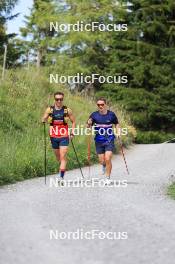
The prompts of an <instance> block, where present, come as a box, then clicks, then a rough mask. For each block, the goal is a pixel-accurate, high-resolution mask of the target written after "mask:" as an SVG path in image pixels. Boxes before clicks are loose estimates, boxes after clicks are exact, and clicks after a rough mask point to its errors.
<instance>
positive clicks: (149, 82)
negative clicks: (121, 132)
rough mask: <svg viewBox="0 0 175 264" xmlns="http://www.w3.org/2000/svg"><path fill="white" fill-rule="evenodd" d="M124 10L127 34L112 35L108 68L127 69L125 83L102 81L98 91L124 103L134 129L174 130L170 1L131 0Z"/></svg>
mask: <svg viewBox="0 0 175 264" xmlns="http://www.w3.org/2000/svg"><path fill="white" fill-rule="evenodd" d="M127 9H128V11H127V13H126V14H125V20H126V21H127V23H128V27H129V30H128V34H125V35H124V34H122V33H119V35H117V36H116V35H113V37H112V41H111V46H110V50H109V64H108V65H107V70H108V71H109V73H111V74H115V71H120V72H121V74H124V75H125V74H126V75H127V76H128V84H127V85H126V86H125V87H124V86H121V85H120V86H119V85H113V86H112V85H104V86H103V92H102V93H103V94H108V95H109V94H110V96H111V98H115V99H114V100H117V102H120V103H121V104H122V105H124V106H125V108H126V109H127V110H128V111H130V113H131V115H132V120H133V121H134V123H135V124H136V125H137V127H138V128H140V129H142V130H157V129H159V130H160V129H163V130H166V131H174V121H175V118H174V116H175V110H174V109H175V104H174V102H175V81H174V80H175V78H174V77H175V71H174V70H175V3H174V1H172V0H166V1H163V2H162V1H159V0H148V1H145V0H139V1H138V0H133V1H132V0H131V1H129V5H128V6H127ZM170 98H173V99H172V100H170Z"/></svg>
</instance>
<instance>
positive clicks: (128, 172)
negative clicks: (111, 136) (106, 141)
mask: <svg viewBox="0 0 175 264" xmlns="http://www.w3.org/2000/svg"><path fill="white" fill-rule="evenodd" d="M118 140H119V144H120V148H121V151H122V155H123V160H124V162H125V166H126V171H127V173H128V175H129V170H128V165H127V163H126V158H125V154H124V150H123V146H122V142H121V139H120V137H118Z"/></svg>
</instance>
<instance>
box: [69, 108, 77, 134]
mask: <svg viewBox="0 0 175 264" xmlns="http://www.w3.org/2000/svg"><path fill="white" fill-rule="evenodd" d="M68 114H69V119H70V121H71V122H72V133H74V129H75V126H76V123H75V117H74V115H73V113H72V110H71V109H68Z"/></svg>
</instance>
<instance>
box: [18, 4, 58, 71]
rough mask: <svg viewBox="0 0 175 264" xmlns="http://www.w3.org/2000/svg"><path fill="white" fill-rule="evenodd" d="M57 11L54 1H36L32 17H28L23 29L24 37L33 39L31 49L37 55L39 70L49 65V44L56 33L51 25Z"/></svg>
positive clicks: (30, 43) (30, 44)
mask: <svg viewBox="0 0 175 264" xmlns="http://www.w3.org/2000/svg"><path fill="white" fill-rule="evenodd" d="M55 10H56V9H55V4H54V1H52V0H35V1H34V5H33V8H32V9H31V14H30V16H26V26H25V27H23V28H21V33H22V36H23V37H27V36H28V37H29V38H31V40H30V42H29V49H31V50H33V51H34V52H35V54H36V58H37V60H36V61H37V62H36V65H37V67H38V68H39V67H40V66H41V65H44V64H46V63H47V60H46V55H47V54H48V53H49V51H51V49H50V46H49V44H50V42H51V41H52V37H53V36H54V32H53V31H50V28H49V24H50V21H51V20H52V16H53V15H54V14H55Z"/></svg>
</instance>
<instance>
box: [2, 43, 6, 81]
mask: <svg viewBox="0 0 175 264" xmlns="http://www.w3.org/2000/svg"><path fill="white" fill-rule="evenodd" d="M6 59H7V45H5V50H4V61H3V68H2V81H3V80H4V77H5V68H6Z"/></svg>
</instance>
